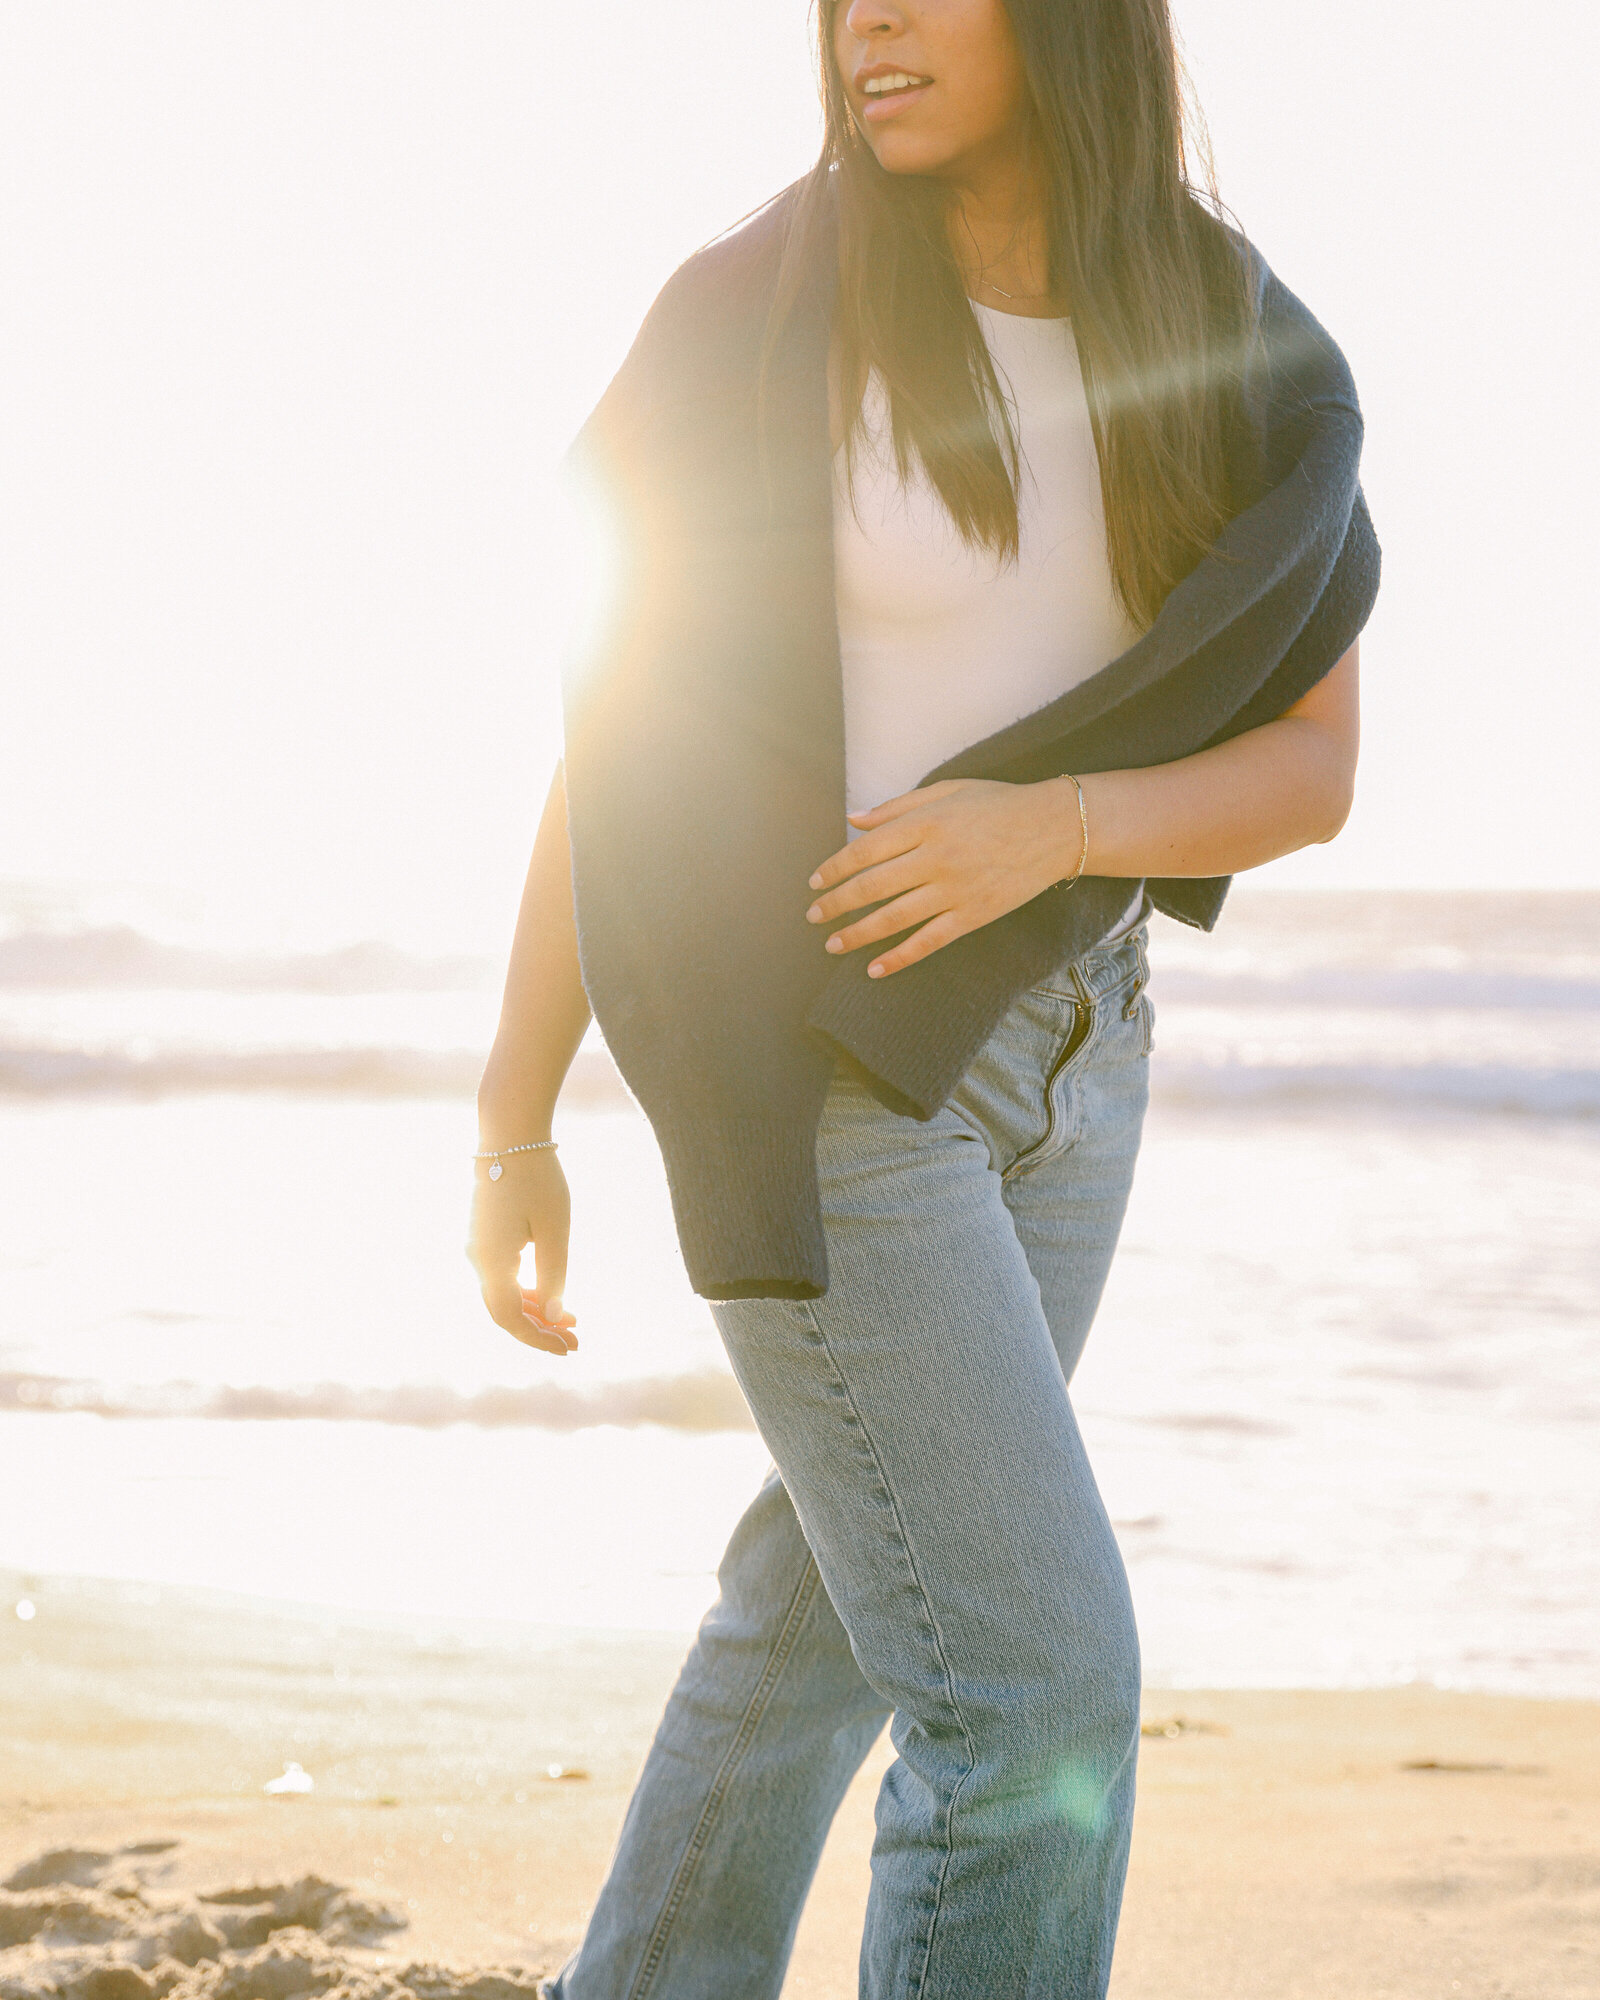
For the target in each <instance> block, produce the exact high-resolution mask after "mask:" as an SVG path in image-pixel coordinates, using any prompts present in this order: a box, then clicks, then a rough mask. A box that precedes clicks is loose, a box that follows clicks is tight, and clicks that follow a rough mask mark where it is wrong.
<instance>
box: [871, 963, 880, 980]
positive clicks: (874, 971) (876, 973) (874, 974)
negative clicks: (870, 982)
mask: <svg viewBox="0 0 1600 2000" xmlns="http://www.w3.org/2000/svg"><path fill="white" fill-rule="evenodd" d="M867 977H868V978H869V979H881V978H882V977H883V967H882V966H881V965H869V966H868V967H867Z"/></svg>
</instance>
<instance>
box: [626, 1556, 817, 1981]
mask: <svg viewBox="0 0 1600 2000" xmlns="http://www.w3.org/2000/svg"><path fill="white" fill-rule="evenodd" d="M820 1581H821V1578H820V1575H819V1572H818V1570H817V1563H816V1558H815V1557H814V1556H808V1557H807V1558H806V1566H805V1570H804V1572H803V1574H802V1575H801V1578H800V1581H799V1583H798V1584H797V1585H796V1586H795V1593H794V1596H793V1597H792V1598H791V1599H790V1601H789V1609H788V1611H787V1612H786V1613H785V1615H784V1621H783V1626H782V1628H781V1630H780V1631H779V1633H778V1636H777V1638H776V1639H775V1640H774V1641H773V1645H772V1651H771V1652H770V1653H769V1654H768V1656H767V1663H766V1665H765V1667H763V1669H762V1672H761V1678H760V1680H759V1681H757V1683H756V1686H755V1691H754V1693H753V1694H752V1695H751V1697H750V1700H749V1702H748V1704H747V1705H746V1707H745V1712H744V1715H743V1717H742V1718H741V1719H740V1723H739V1731H738V1734H737V1735H736V1736H735V1737H734V1739H733V1742H732V1743H731V1744H730V1745H729V1747H728V1753H727V1755H726V1756H725V1757H724V1758H723V1760H722V1762H721V1764H720V1765H719V1766H718V1768H717V1775H716V1777H715V1778H714V1779H713V1780H712V1782H711V1790H710V1792H709V1793H708V1794H707V1796H706V1802H705V1805H704V1806H703V1807H702V1808H701V1811H700V1817H699V1819H698V1820H697V1821H696V1822H695V1828H694V1831H693V1833H691V1834H690V1836H689V1844H688V1846H687V1847H686V1848H685V1849H684V1851H683V1858H682V1860H680V1861H679V1863H678V1866H677V1869H676V1871H675V1873H674V1874H673V1878H672V1882H671V1884H670V1886H669V1887H668V1890H667V1897H666V1901H665V1902H664V1903H663V1904H662V1906H661V1914H660V1916H659V1917H658V1918H657V1919H656V1925H655V1929H654V1930H653V1931H652V1932H651V1933H650V1940H649V1943H648V1944H647V1945H646V1947H645V1955H644V1958H643V1960H642V1961H641V1963H640V1966H639V1971H638V1974H637V1975H636V1977H635V1979H634V1982H633V1984H632V1986H630V1987H629V1989H628V2000H645V1996H646V1995H647V1994H648V1993H649V1991H650V1988H651V1987H652V1986H653V1985H654V1983H655V1976H656V1974H657V1972H659V1971H660V1969H661V1961H662V1959H663V1958H664V1957H665V1956H666V1949H667V1944H668V1942H669V1940H670V1939H671V1936H672V1931H673V1927H674V1925H675V1924H676V1923H677V1920H678V1913H679V1911H680V1910H681V1909H682V1908H683V1904H684V1899H685V1897H686V1896H687V1895H688V1893H689V1885H690V1883H691V1882H692V1881H693V1880H694V1876H695V1871H696V1869H697V1868H698V1867H699V1865H700V1857H701V1855H702V1854H703V1853H704V1852H705V1849H706V1844H707V1842H708V1841H709V1840H710V1838H711V1835H712V1832H713V1830H714V1829H715V1827H716V1823H717V1820H718V1818H719V1817H720V1816H721V1812H722V1804H723V1800H724V1799H725V1798H726V1797H727V1793H728V1787H729V1785H730V1784H731V1783H732V1782H733V1774H734V1772H735V1771H736V1770H737V1769H738V1767H739V1765H740V1763H741V1762H742V1761H743V1759H744V1754H745V1752H746V1751H747V1750H748V1749H749V1747H750V1743H751V1739H752V1738H753V1737H754V1735H755V1733H756V1730H757V1729H758V1728H759V1727H760V1726H761V1718H762V1717H763V1716H764V1715H765V1714H766V1712H767V1708H768V1706H769V1705H770V1703H771V1701H772V1696H773V1693H774V1691H775V1690H776V1688H777V1685H778V1681H779V1679H780V1677H781V1676H782V1673H783V1670H784V1668H785V1666H786V1665H787V1664H788V1661H789V1655H790V1654H791V1653H792V1652H793V1651H794V1648H795V1642H796V1640H797V1639H798V1638H799V1636H800V1628H801V1626H802V1625H803V1624H804V1623H805V1621H806V1618H807V1616H808V1615H809V1614H810V1610H811V1605H812V1601H813V1600H814V1598H815V1597H816V1594H817V1588H818V1585H819V1583H820Z"/></svg>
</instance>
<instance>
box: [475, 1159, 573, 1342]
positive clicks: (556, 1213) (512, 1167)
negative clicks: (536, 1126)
mask: <svg viewBox="0 0 1600 2000" xmlns="http://www.w3.org/2000/svg"><path fill="white" fill-rule="evenodd" d="M500 1164H501V1168H502V1172H501V1175H500V1178H499V1180H497V1181H492V1180H490V1178H489V1176H488V1173H487V1171H486V1170H485V1167H484V1165H483V1163H482V1162H480V1163H479V1166H478V1171H477V1184H476V1186H475V1188H474V1190H473V1196H472V1230H471V1236H470V1238H469V1241H468V1243H467V1257H468V1259H469V1261H470V1262H471V1264H472V1267H473V1269H474V1270H475V1271H476V1272H477V1274H478V1282H479V1284H480V1285H481V1286H482V1288H483V1302H484V1304H485V1305H486V1306H487V1307H488V1308H489V1317H490V1318H491V1319H492V1320H493V1321H494V1322H495V1324H496V1325H497V1326H503V1327H504V1328H505V1330H506V1332H507V1333H509V1334H512V1335H513V1336H514V1337H515V1338H516V1339H518V1340H520V1341H522V1342H523V1343H524V1344H525V1345H527V1346H528V1347H540V1348H543V1350H544V1351H545V1353H546V1354H570V1353H571V1352H572V1350H573V1349H574V1348H575V1347H576V1346H577V1344H578V1336H577V1335H576V1334H575V1333H574V1332H573V1331H572V1329H573V1328H574V1327H575V1326H576V1325H577V1321H576V1320H575V1319H574V1318H573V1316H572V1314H571V1313H569V1312H568V1311H567V1309H566V1307H565V1306H564V1305H563V1304H562V1303H561V1288H562V1286H563V1285H565V1283H566V1282H567V1231H568V1226H569V1222H570V1218H571V1212H572V1205H571V1202H570V1200H569V1198H568V1195H567V1177H566V1175H565V1174H564V1173H563V1172H562V1171H561V1168H560V1166H559V1165H558V1164H557V1161H556V1156H555V1153H554V1151H553V1150H552V1151H549V1152H538V1153H512V1154H509V1155H507V1156H506V1157H505V1158H503V1159H502V1160H501V1163H500ZM529 1243H531V1244H532V1245H533V1250H534V1260H535V1265H536V1269H537V1280H536V1282H535V1283H534V1285H533V1286H532V1288H531V1289H530V1288H529V1287H527V1286H525V1285H524V1284H523V1283H522V1281H521V1272H520V1266H521V1262H522V1252H523V1247H524V1245H526V1244H529Z"/></svg>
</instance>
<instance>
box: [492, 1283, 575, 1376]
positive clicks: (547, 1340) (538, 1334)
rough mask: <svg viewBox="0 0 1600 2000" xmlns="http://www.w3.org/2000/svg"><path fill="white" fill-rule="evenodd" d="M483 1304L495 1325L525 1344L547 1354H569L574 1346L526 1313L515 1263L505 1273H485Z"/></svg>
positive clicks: (556, 1329)
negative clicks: (491, 1275)
mask: <svg viewBox="0 0 1600 2000" xmlns="http://www.w3.org/2000/svg"><path fill="white" fill-rule="evenodd" d="M483 1303H484V1304H485V1305H486V1306H487V1307H488V1309H489V1317H490V1319H492V1320H493V1321H494V1323H495V1325H496V1326H499V1327H504V1329H505V1330H506V1332H507V1333H509V1334H510V1335H511V1336H512V1338H513V1339H514V1340H520V1341H521V1342H522V1343H523V1345H524V1346H526V1347H539V1348H543V1349H544V1351H545V1352H546V1353H547V1354H569V1353H570V1352H571V1351H572V1348H573V1347H574V1346H576V1345H577V1343H576V1341H574V1340H571V1339H570V1338H569V1336H567V1335H565V1334H563V1332H562V1331H561V1329H560V1328H559V1327H553V1326H545V1325H543V1324H541V1322H540V1321H539V1320H538V1319H537V1318H535V1317H533V1316H532V1315H530V1314H529V1312H528V1311H527V1309H526V1306H525V1304H524V1297H523V1290H522V1287H521V1285H520V1284H519V1283H518V1282H517V1271H516V1265H515V1264H513V1265H512V1266H511V1268H510V1270H509V1271H508V1272H502V1273H497V1274H496V1275H495V1276H493V1277H490V1276H488V1275H487V1274H485V1276H484V1278H483Z"/></svg>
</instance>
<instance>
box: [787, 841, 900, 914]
mask: <svg viewBox="0 0 1600 2000" xmlns="http://www.w3.org/2000/svg"><path fill="white" fill-rule="evenodd" d="M856 844H857V845H858V846H859V845H860V842H859V841H858V842H857V843H856ZM926 880H927V874H926V870H925V868H923V867H921V866H919V861H918V854H917V850H916V849H915V848H913V849H911V850H910V851H909V852H907V853H904V854H897V855H895V856H894V857H893V859H891V860H889V861H881V862H879V863H878V865H877V866H876V867H875V868H867V869H863V870H862V872H861V873H860V874H857V875H852V876H851V878H850V879H849V881H847V882H841V883H840V884H839V886H838V888H837V889H829V890H828V891H826V893H824V894H823V895H821V896H819V897H818V898H817V899H816V901H815V902H814V903H813V904H812V905H811V907H810V909H809V910H807V911H806V921H807V923H812V924H827V923H832V921H833V919H834V918H835V917H842V916H845V915H847V914H848V912H849V911H851V910H861V909H865V908H866V906H867V904H868V903H881V902H882V901H883V900H884V898H885V897H886V896H898V895H902V894H903V893H904V892H905V891H906V890H908V889H920V888H922V887H923V886H924V884H925V883H926Z"/></svg>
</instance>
